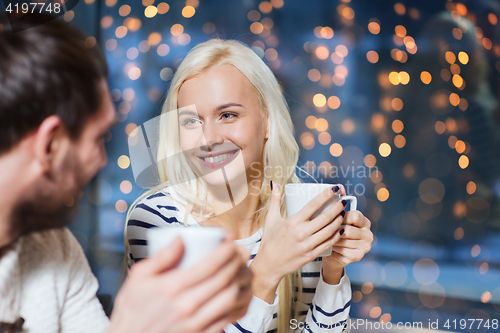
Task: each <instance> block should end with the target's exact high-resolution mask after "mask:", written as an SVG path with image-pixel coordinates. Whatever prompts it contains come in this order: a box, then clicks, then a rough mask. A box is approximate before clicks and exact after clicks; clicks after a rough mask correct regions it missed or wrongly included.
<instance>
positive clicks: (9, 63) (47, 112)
mask: <svg viewBox="0 0 500 333" xmlns="http://www.w3.org/2000/svg"><path fill="white" fill-rule="evenodd" d="M46 21H47V15H46V14H37V13H34V14H26V15H25V16H23V19H22V20H15V21H13V22H12V23H11V27H12V29H8V28H9V23H6V21H5V20H4V21H3V22H2V19H1V17H0V24H1V23H4V24H3V29H0V154H2V153H4V152H6V151H8V150H10V149H11V148H12V147H13V146H14V145H16V144H17V143H18V142H19V141H20V140H21V139H22V138H23V137H24V136H25V135H27V134H28V133H29V132H30V131H32V130H34V129H36V128H38V126H40V124H41V123H42V122H43V120H44V119H46V118H47V117H49V116H51V115H57V116H59V117H60V118H61V120H62V122H63V124H64V125H65V127H66V130H67V131H68V133H69V135H70V136H71V137H72V138H73V139H77V138H78V137H79V135H80V134H81V132H82V129H83V126H84V124H85V121H86V120H87V118H88V117H89V116H91V115H93V114H95V113H96V112H97V111H98V110H99V107H100V105H101V90H100V82H101V80H102V79H105V78H106V77H107V74H108V68H107V64H106V59H105V57H104V54H103V53H102V50H101V49H100V48H99V47H98V45H97V44H96V43H93V44H95V45H92V43H88V42H87V43H85V41H86V36H85V35H84V34H83V33H82V32H80V30H78V29H77V28H75V27H73V26H71V25H69V24H67V23H65V22H64V21H62V20H60V19H53V20H51V21H49V22H47V23H43V22H46ZM13 31H18V32H13Z"/></svg>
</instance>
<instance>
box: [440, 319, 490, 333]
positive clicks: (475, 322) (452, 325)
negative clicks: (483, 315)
mask: <svg viewBox="0 0 500 333" xmlns="http://www.w3.org/2000/svg"><path fill="white" fill-rule="evenodd" d="M443 327H445V328H447V329H452V330H456V329H457V327H460V329H462V330H464V329H466V328H467V327H468V328H469V329H473V328H476V327H477V329H478V330H479V329H481V328H486V329H488V330H489V329H490V328H491V329H494V330H497V329H498V319H492V320H491V322H490V320H489V319H487V320H484V319H471V318H468V319H460V320H459V321H457V320H456V319H453V320H449V319H448V320H447V321H446V322H445V323H444V325H443Z"/></svg>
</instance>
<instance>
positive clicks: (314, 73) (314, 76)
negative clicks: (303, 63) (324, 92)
mask: <svg viewBox="0 0 500 333" xmlns="http://www.w3.org/2000/svg"><path fill="white" fill-rule="evenodd" d="M307 77H308V78H309V80H311V81H312V82H317V81H319V80H320V79H321V73H320V72H319V71H318V70H317V69H316V68H313V69H311V70H309V72H307Z"/></svg>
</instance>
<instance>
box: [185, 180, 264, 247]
mask: <svg viewBox="0 0 500 333" xmlns="http://www.w3.org/2000/svg"><path fill="white" fill-rule="evenodd" d="M234 201H235V202H234V204H235V205H234V206H233V207H232V208H230V209H225V210H224V211H222V212H220V213H218V214H216V216H214V217H212V218H209V219H203V218H200V217H199V215H198V217H196V216H194V217H195V220H197V222H198V223H200V224H201V225H205V226H207V225H210V226H218V227H221V228H223V229H224V230H225V231H226V232H228V233H230V234H231V235H232V236H233V237H235V238H236V239H244V238H248V237H250V236H252V235H253V234H254V233H256V232H257V231H258V230H259V228H260V225H259V221H258V219H257V216H258V215H257V213H255V212H256V211H257V210H258V209H259V208H260V186H256V184H255V183H253V184H252V186H248V192H247V195H246V196H245V197H244V198H243V199H242V200H234Z"/></svg>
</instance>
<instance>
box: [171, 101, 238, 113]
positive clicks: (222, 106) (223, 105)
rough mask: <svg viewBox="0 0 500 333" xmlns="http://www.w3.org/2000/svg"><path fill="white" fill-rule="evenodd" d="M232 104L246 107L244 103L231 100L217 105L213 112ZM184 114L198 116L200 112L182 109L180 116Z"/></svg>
mask: <svg viewBox="0 0 500 333" xmlns="http://www.w3.org/2000/svg"><path fill="white" fill-rule="evenodd" d="M232 106H239V107H242V108H245V107H244V106H243V105H241V104H239V103H233V102H230V103H224V104H221V105H219V106H217V107H216V108H215V109H214V110H213V112H214V113H216V112H218V111H220V110H224V109H227V108H230V107H232ZM182 115H192V116H198V113H197V112H195V111H189V110H183V111H180V112H179V116H182Z"/></svg>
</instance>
